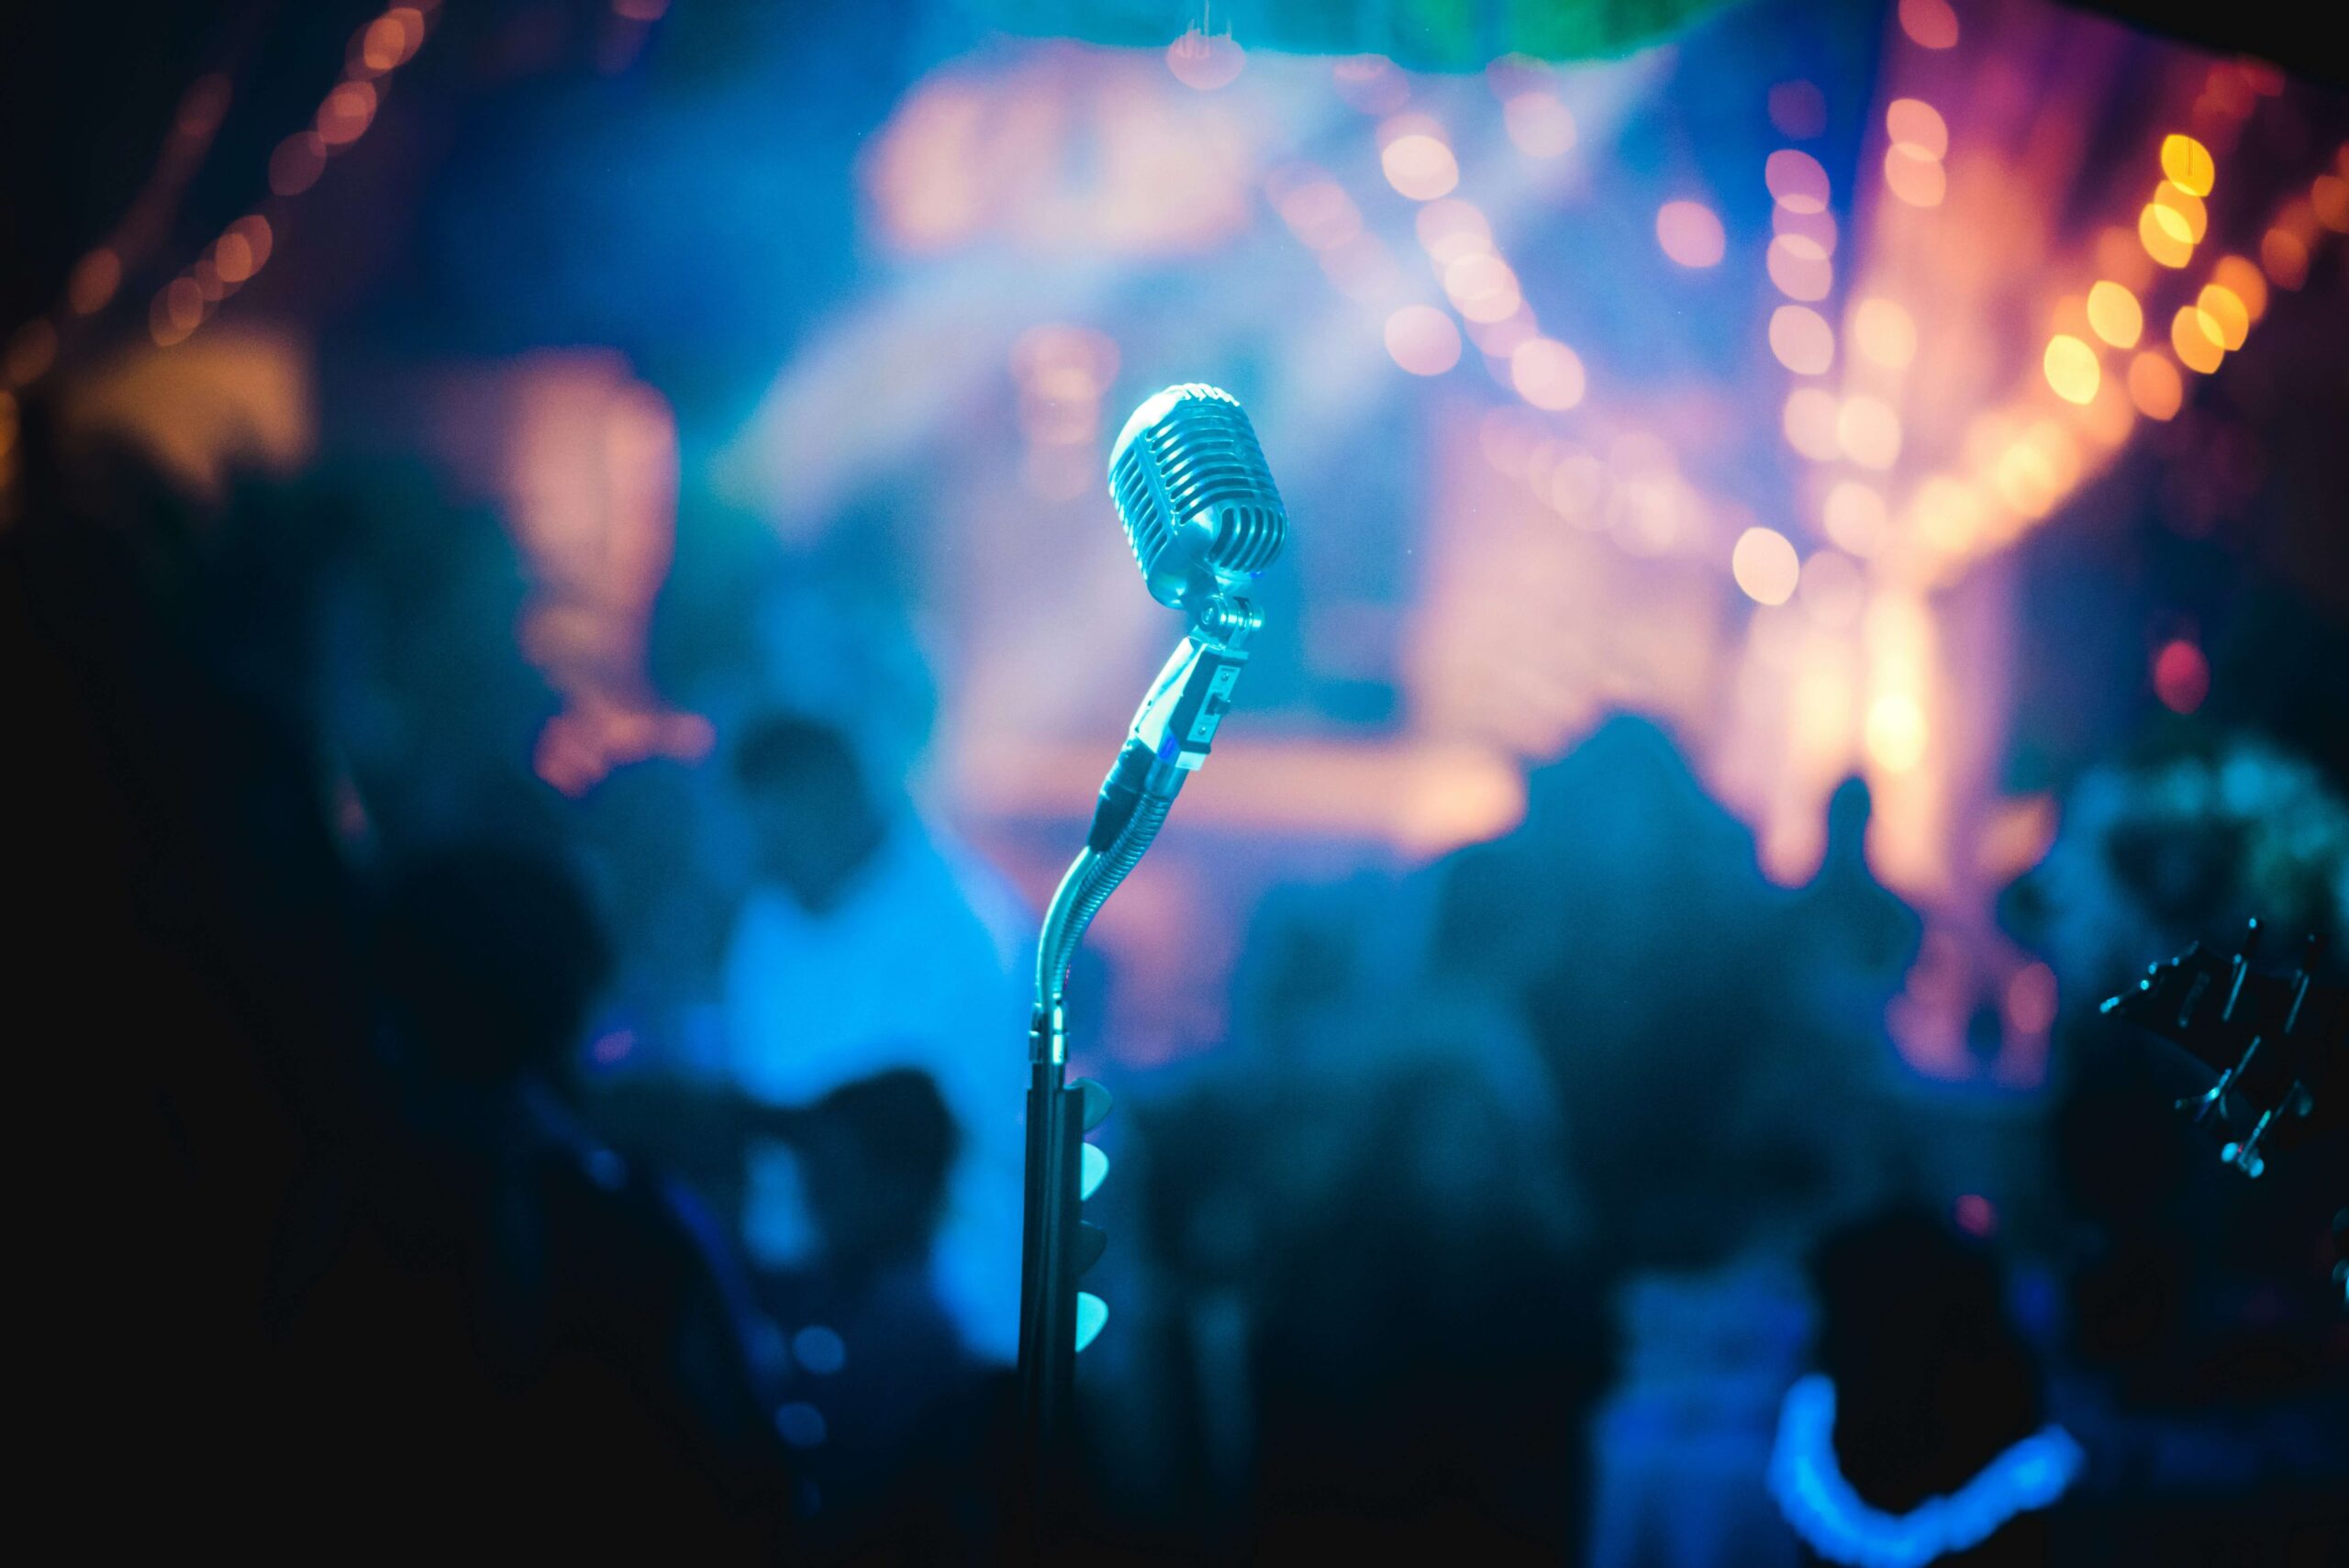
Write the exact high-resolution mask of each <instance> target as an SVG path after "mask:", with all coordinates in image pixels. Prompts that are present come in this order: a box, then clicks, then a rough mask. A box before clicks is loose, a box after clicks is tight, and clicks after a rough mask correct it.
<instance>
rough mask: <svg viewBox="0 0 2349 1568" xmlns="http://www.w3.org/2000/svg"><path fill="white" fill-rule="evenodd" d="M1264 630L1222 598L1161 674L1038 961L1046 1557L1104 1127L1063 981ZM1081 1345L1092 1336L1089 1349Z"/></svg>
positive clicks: (1034, 1152) (1102, 1097)
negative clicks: (1073, 1065) (1072, 1059)
mask: <svg viewBox="0 0 2349 1568" xmlns="http://www.w3.org/2000/svg"><path fill="white" fill-rule="evenodd" d="M1262 625H1263V618H1262V617H1260V616H1259V615H1258V614H1257V613H1256V611H1255V609H1254V607H1253V606H1251V605H1250V604H1249V603H1248V602H1247V601H1246V600H1245V599H1242V598H1240V597H1237V596H1236V595H1219V596H1217V597H1215V598H1214V599H1211V600H1210V601H1209V602H1208V604H1207V605H1206V606H1204V607H1203V608H1202V609H1201V610H1200V611H1199V612H1198V614H1197V617H1196V618H1195V620H1194V623H1193V626H1192V628H1191V631H1190V634H1189V635H1188V636H1187V637H1186V638H1185V639H1184V640H1183V642H1182V643H1181V645H1180V646H1178V647H1177V648H1176V649H1175V652H1174V655H1173V657H1171V658H1170V659H1168V660H1167V662H1166V665H1165V668H1163V670H1161V671H1160V672H1159V674H1158V679H1157V680H1156V681H1155V682H1153V683H1152V685H1151V689H1150V693H1149V695H1147V696H1145V697H1144V698H1143V699H1142V704H1141V709H1140V710H1139V711H1138V712H1137V713H1136V714H1135V715H1134V722H1133V726H1132V728H1131V729H1130V731H1129V732H1128V734H1127V738H1126V743H1125V746H1124V747H1123V748H1122V749H1121V750H1120V751H1119V753H1118V761H1117V762H1116V764H1115V765H1114V766H1113V767H1111V769H1110V770H1109V776H1108V779H1107V780H1106V781H1105V782H1104V783H1103V784H1102V785H1101V798H1100V801H1099V803H1098V805H1097V806H1096V807H1095V809H1094V814H1093V826H1092V828H1091V830H1090V831H1089V832H1088V833H1087V834H1086V835H1085V848H1084V849H1083V850H1081V851H1078V853H1077V856H1076V859H1075V861H1074V862H1072V863H1071V864H1070V866H1069V869H1068V873H1067V874H1066V875H1065V876H1063V878H1062V879H1061V884H1060V887H1059V889H1058V890H1057V891H1056V892H1055V893H1054V894H1053V895H1052V906H1051V907H1050V908H1049V909H1048V910H1047V911H1046V912H1045V916H1044V925H1043V930H1042V932H1041V935H1040V936H1039V938H1038V939H1037V951H1036V1006H1035V1012H1034V1014H1033V1015H1032V1017H1031V1018H1030V1024H1029V1034H1028V1106H1027V1109H1028V1151H1027V1192H1026V1199H1025V1207H1024V1214H1023V1223H1022V1234H1021V1242H1020V1284H1019V1404H1020V1436H1021V1451H1022V1452H1021V1460H1022V1467H1023V1469H1024V1472H1025V1473H1024V1475H1023V1477H1022V1492H1023V1494H1024V1500H1025V1504H1026V1507H1027V1514H1026V1518H1025V1525H1026V1534H1027V1537H1028V1540H1029V1543H1030V1547H1031V1549H1032V1551H1033V1553H1034V1555H1036V1556H1038V1557H1044V1556H1048V1555H1050V1554H1051V1552H1052V1549H1053V1548H1054V1546H1055V1545H1056V1544H1057V1542H1058V1540H1059V1538H1060V1533H1061V1529H1062V1527H1063V1522H1064V1518H1065V1500H1066V1498H1067V1497H1068V1496H1069V1491H1070V1485H1071V1483H1072V1481H1073V1479H1074V1477H1073V1474H1072V1471H1073V1466H1072V1464H1071V1458H1072V1453H1071V1448H1072V1439H1073V1435H1074V1434H1073V1431H1072V1423H1071V1416H1072V1412H1073V1407H1074V1399H1075V1386H1076V1354H1077V1351H1079V1350H1080V1349H1081V1348H1082V1346H1081V1345H1080V1344H1079V1342H1078V1334H1079V1331H1080V1329H1081V1328H1087V1327H1089V1328H1090V1329H1092V1330H1094V1331H1097V1330H1098V1329H1099V1327H1100V1320H1101V1318H1102V1317H1103V1316H1106V1310H1105V1309H1102V1308H1101V1307H1099V1304H1098V1303H1095V1308H1096V1314H1097V1315H1096V1317H1095V1319H1094V1321H1093V1322H1091V1323H1090V1324H1089V1325H1083V1324H1080V1321H1079V1318H1080V1313H1079V1303H1078V1293H1077V1288H1076V1284H1077V1279H1078V1276H1079V1275H1081V1274H1082V1273H1084V1272H1085V1269H1086V1268H1087V1267H1088V1266H1090V1265H1091V1263H1092V1262H1094V1260H1095V1259H1096V1258H1097V1257H1099V1256H1100V1251H1101V1248H1102V1245H1103V1239H1102V1236H1101V1233H1100V1231H1099V1230H1097V1229H1095V1228H1094V1227H1092V1226H1089V1225H1085V1224H1083V1223H1081V1222H1080V1221H1079V1219H1078V1218H1077V1215H1078V1210H1079V1207H1080V1206H1081V1204H1082V1201H1083V1195H1082V1192H1081V1191H1080V1186H1081V1179H1082V1171H1083V1164H1084V1141H1085V1131H1086V1129H1088V1128H1091V1127H1093V1126H1094V1125H1096V1124H1097V1123H1098V1122H1099V1121H1100V1119H1101V1118H1102V1117H1104V1116H1106V1115H1108V1108H1109V1095H1108V1091H1107V1090H1105V1089H1103V1088H1102V1087H1101V1086H1100V1085H1099V1084H1095V1083H1092V1082H1091V1081H1089V1080H1085V1079H1079V1080H1077V1081H1076V1082H1075V1083H1074V1084H1072V1083H1070V1082H1069V1081H1068V1012H1067V1006H1066V1003H1065V993H1066V989H1067V984H1068V968H1069V963H1070V962H1071V960H1073V959H1074V957H1075V954H1076V950H1077V947H1078V944H1080V943H1081V942H1082V941H1083V940H1085V930H1086V929H1087V928H1088V927H1089V926H1090V925H1091V924H1092V922H1093V917H1094V916H1095V915H1097V914H1098V913H1099V912H1100V909H1101V906H1102V905H1104V904H1106V903H1108V898H1109V895H1110V894H1112V893H1114V892H1116V891H1117V888H1118V885H1119V884H1120V883H1122V882H1123V881H1124V880H1125V879H1126V876H1127V874H1128V873H1130V872H1131V871H1132V870H1133V869H1134V867H1135V866H1137V865H1139V864H1140V863H1141V858H1142V855H1143V853H1144V852H1145V851H1148V850H1149V848H1150V845H1151V841H1152V840H1153V839H1155V838H1156V837H1157V836H1158V829H1159V827H1160V825H1161V824H1163V822H1164V821H1165V820H1166V814H1167V812H1168V810H1170V809H1171V808H1172V807H1173V806H1174V804H1175V795H1176V794H1178V793H1179V792H1180V791H1181V789H1182V787H1183V781H1184V780H1185V778H1186V777H1187V776H1188V775H1189V774H1190V773H1191V772H1192V771H1193V770H1195V769H1197V767H1198V765H1199V764H1200V763H1201V762H1205V761H1206V760H1207V755H1208V747H1209V746H1211V745H1212V744H1213V743H1214V740H1215V732H1216V728H1217V727H1218V726H1219V724H1221V723H1222V721H1223V716H1224V715H1225V714H1226V713H1228V712H1229V711H1230V707H1231V694H1232V689H1233V687H1234V686H1235V685H1237V684H1238V683H1239V679H1240V673H1241V669H1242V668H1243V667H1244V666H1245V665H1246V663H1247V660H1248V654H1247V651H1246V646H1247V642H1248V639H1249V638H1250V637H1251V636H1252V634H1253V633H1254V632H1255V631H1256V629H1257V628H1259V627H1260V626H1262ZM1088 1339H1089V1335H1088Z"/></svg>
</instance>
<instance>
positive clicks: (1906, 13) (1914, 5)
mask: <svg viewBox="0 0 2349 1568" xmlns="http://www.w3.org/2000/svg"><path fill="white" fill-rule="evenodd" d="M1900 30H1901V31H1902V32H1904V33H1907V34H1908V35H1909V42H1911V43H1913V44H1915V45H1916V46H1917V47H1918V48H1920V49H1954V48H1955V47H1956V46H1957V13H1956V12H1955V11H1954V10H1953V9H1951V7H1950V3H1949V0H1900Z"/></svg>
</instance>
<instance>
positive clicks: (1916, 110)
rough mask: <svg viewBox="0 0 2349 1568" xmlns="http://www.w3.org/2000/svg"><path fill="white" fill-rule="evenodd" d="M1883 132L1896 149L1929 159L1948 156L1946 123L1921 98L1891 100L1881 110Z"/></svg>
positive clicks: (1947, 127) (1938, 112)
mask: <svg viewBox="0 0 2349 1568" xmlns="http://www.w3.org/2000/svg"><path fill="white" fill-rule="evenodd" d="M1884 129H1885V134H1886V135H1887V136H1889V137H1890V138H1891V139H1892V141H1893V145H1894V146H1896V147H1906V148H1909V149H1910V150H1913V151H1916V152H1919V153H1921V154H1923V155H1924V156H1925V157H1927V158H1932V159H1941V158H1944V157H1946V156H1948V154H1949V126H1948V123H1947V122H1946V121H1944V120H1943V118H1942V117H1941V111H1940V110H1938V109H1936V108H1934V107H1933V106H1932V105H1931V104H1929V103H1927V102H1925V101H1924V100H1923V99H1922V98H1895V99H1894V100H1893V101H1892V102H1891V103H1890V104H1889V105H1888V106H1886V108H1885V111H1884Z"/></svg>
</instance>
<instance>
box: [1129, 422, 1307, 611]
mask: <svg viewBox="0 0 2349 1568" xmlns="http://www.w3.org/2000/svg"><path fill="white" fill-rule="evenodd" d="M1109 495H1110V498H1111V500H1113V501H1114V502H1115V503H1116V504H1117V507H1118V515H1119V518H1120V519H1122V520H1123V522H1124V523H1125V526H1126V539H1127V542H1128V543H1130V545H1132V546H1133V551H1134V560H1135V562H1136V563H1137V564H1139V565H1140V566H1141V574H1142V577H1143V579H1144V581H1146V582H1147V583H1148V584H1150V591H1151V594H1152V597H1154V598H1156V599H1157V600H1158V601H1159V602H1160V603H1162V604H1167V605H1179V604H1182V603H1183V602H1184V601H1185V600H1186V599H1188V598H1189V597H1191V596H1192V595H1194V594H1196V593H1197V592H1199V591H1201V590H1206V591H1208V592H1210V593H1212V592H1215V591H1217V590H1219V589H1220V588H1223V587H1228V586H1230V585H1232V584H1237V583H1239V582H1241V581H1243V580H1245V579H1247V578H1250V577H1253V576H1255V575H1256V574H1257V573H1261V572H1263V571H1264V568H1266V567H1267V566H1270V565H1271V564H1272V563H1273V561H1274V558H1275V557H1276V556H1278V555H1279V554H1280V552H1281V546H1282V544H1283V543H1284V542H1285V541H1286V539H1287V537H1288V511H1287V509H1286V507H1285V506H1282V505H1281V497H1280V492H1279V491H1278V490H1276V489H1275V488H1274V485H1273V476H1272V472H1271V471H1270V470H1269V469H1267V468H1266V467H1265V466H1264V448H1263V447H1261V446H1260V445H1258V444H1257V441H1256V431H1255V428H1253V427H1252V426H1251V425H1250V424H1249V423H1248V415H1247V412H1246V410H1244V409H1242V408H1241V406H1240V403H1239V400H1238V399H1237V398H1235V397H1233V396H1232V395H1230V393H1228V392H1224V391H1221V390H1219V389H1218V388H1216V387H1212V386H1206V385H1202V384H1197V383H1190V384H1185V385H1181V386H1170V387H1168V388H1167V389H1166V390H1165V391H1163V392H1162V393H1160V394H1158V395H1156V396H1155V397H1152V398H1151V399H1150V400H1149V401H1148V402H1146V403H1144V404H1143V405H1142V406H1141V407H1139V408H1137V409H1135V410H1134V415H1133V417H1132V418H1130V419H1129V420H1127V421H1126V428H1125V429H1124V430H1123V431H1121V432H1119V436H1118V441H1117V445H1116V446H1115V447H1113V448H1112V449H1111V450H1110V452H1109Z"/></svg>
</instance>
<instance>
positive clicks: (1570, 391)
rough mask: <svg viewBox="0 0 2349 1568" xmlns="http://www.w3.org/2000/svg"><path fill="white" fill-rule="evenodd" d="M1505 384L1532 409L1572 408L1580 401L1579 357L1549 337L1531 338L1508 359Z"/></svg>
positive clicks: (1582, 379)
mask: <svg viewBox="0 0 2349 1568" xmlns="http://www.w3.org/2000/svg"><path fill="white" fill-rule="evenodd" d="M1508 377H1509V384H1511V385H1512V386H1514V387H1516V388H1517V394H1518V395H1519V396H1520V397H1522V398H1524V399H1525V401H1527V402H1528V403H1531V405H1533V406H1534V407H1536V408H1548V409H1552V410H1553V411H1554V410H1558V409H1565V408H1572V407H1573V406H1575V404H1577V403H1580V402H1581V401H1582V395H1583V390H1584V376H1583V368H1582V359H1581V356H1579V355H1577V354H1576V353H1575V351H1574V350H1572V349H1569V348H1567V347H1566V346H1565V345H1564V343H1561V342H1559V341H1557V340H1556V339H1553V338H1535V339H1532V340H1531V341H1530V342H1527V343H1524V344H1522V345H1521V346H1520V347H1519V349H1518V350H1517V352H1515V353H1514V354H1511V355H1510V356H1509V361H1508Z"/></svg>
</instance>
